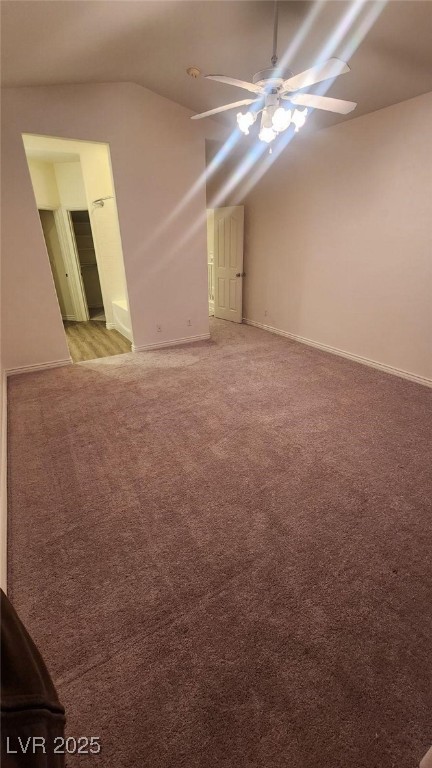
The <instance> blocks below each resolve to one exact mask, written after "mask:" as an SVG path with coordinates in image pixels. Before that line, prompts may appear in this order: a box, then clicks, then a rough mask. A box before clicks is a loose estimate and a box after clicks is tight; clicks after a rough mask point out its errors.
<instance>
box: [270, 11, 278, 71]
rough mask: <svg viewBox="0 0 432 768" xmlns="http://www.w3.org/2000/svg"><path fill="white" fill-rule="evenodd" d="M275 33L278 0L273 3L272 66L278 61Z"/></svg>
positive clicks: (276, 29) (276, 31) (276, 28)
mask: <svg viewBox="0 0 432 768" xmlns="http://www.w3.org/2000/svg"><path fill="white" fill-rule="evenodd" d="M277 33H278V0H275V5H274V27H273V56H272V57H271V63H272V66H273V67H275V66H276V64H277V61H278V57H277V52H276V51H277Z"/></svg>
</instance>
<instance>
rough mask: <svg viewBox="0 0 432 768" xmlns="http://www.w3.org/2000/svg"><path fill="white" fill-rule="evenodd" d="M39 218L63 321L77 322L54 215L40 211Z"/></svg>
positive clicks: (50, 212)
mask: <svg viewBox="0 0 432 768" xmlns="http://www.w3.org/2000/svg"><path fill="white" fill-rule="evenodd" d="M39 216H40V220H41V224H42V229H43V233H44V237H45V244H46V247H47V251H48V258H49V260H50V265H51V272H52V274H53V278H54V285H55V288H56V293H57V298H58V301H59V304H60V311H61V315H62V318H63V320H75V309H74V305H73V301H72V297H71V292H70V287H69V279H68V278H69V274H68V272H67V271H66V268H65V264H64V261H63V254H62V251H61V246H60V240H59V236H58V233H57V227H56V223H55V219H54V214H53V212H52V211H45V210H40V211H39Z"/></svg>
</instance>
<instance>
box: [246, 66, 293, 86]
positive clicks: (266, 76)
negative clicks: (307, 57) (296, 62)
mask: <svg viewBox="0 0 432 768" xmlns="http://www.w3.org/2000/svg"><path fill="white" fill-rule="evenodd" d="M292 74H293V73H292V72H291V71H290V70H288V72H287V73H286V74H285V76H284V77H281V76H280V70H279V69H275V68H273V67H270V68H269V69H261V70H260V71H259V72H257V73H256V74H255V75H254V76H253V78H252V82H253V84H254V85H261V86H262V87H263V88H265V87H267V88H279V87H280V86H281V85H282V83H283V82H284V80H286V79H287V78H288V77H291V76H292Z"/></svg>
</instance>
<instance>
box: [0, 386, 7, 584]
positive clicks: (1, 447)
mask: <svg viewBox="0 0 432 768" xmlns="http://www.w3.org/2000/svg"><path fill="white" fill-rule="evenodd" d="M0 386H1V424H2V429H1V443H0V534H1V535H0V586H1V588H2V589H3V591H4V592H7V381H6V372H5V371H2V376H1V381H0Z"/></svg>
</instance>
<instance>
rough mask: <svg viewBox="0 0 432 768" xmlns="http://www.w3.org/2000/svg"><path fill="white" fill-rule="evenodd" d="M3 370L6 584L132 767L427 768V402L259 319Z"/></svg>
mask: <svg viewBox="0 0 432 768" xmlns="http://www.w3.org/2000/svg"><path fill="white" fill-rule="evenodd" d="M212 329H213V330H212V341H210V342H202V343H198V344H196V345H193V346H185V347H183V348H179V347H177V348H173V349H168V350H163V351H158V352H152V353H144V354H137V355H133V354H129V355H123V356H121V357H116V358H105V359H103V360H98V361H96V362H92V363H81V364H79V365H75V366H71V367H69V368H63V369H56V370H51V371H46V372H41V373H35V374H29V375H26V376H16V377H14V378H12V379H10V380H9V398H10V400H9V404H10V430H9V438H10V446H9V451H10V453H9V456H10V465H9V466H10V485H9V488H10V507H9V509H10V563H11V573H10V584H11V593H12V599H13V601H14V604H15V606H16V608H17V610H18V611H19V613H20V615H21V618H22V619H23V621H24V622H25V623H26V625H27V627H28V629H29V630H30V631H31V633H32V634H33V637H34V639H35V640H36V642H37V643H38V644H39V646H40V648H41V650H42V652H43V654H44V656H45V658H46V661H47V663H48V665H49V668H50V670H51V672H52V674H53V677H54V680H55V682H56V684H57V686H58V690H59V694H60V697H61V700H62V702H63V704H64V705H65V707H66V712H67V716H68V733H69V734H70V735H72V736H75V737H77V736H81V735H87V736H92V735H93V736H99V737H100V738H101V742H102V745H103V751H102V755H101V756H99V757H98V756H92V757H85V756H81V757H78V756H76V757H73V756H71V757H69V758H68V764H69V765H70V766H75V765H76V766H89V768H90V766H91V767H92V768H96V766H104V768H105V766H106V767H108V766H110V767H111V766H113V767H114V766H115V768H141V767H142V766H145V767H146V768H182V767H184V768H282V767H283V768H318V767H319V768H321V766H325V767H327V766H328V768H412V767H413V766H416V765H417V764H418V761H419V760H420V758H421V757H422V756H423V754H424V753H425V752H426V751H427V749H428V747H429V746H430V743H431V714H432V697H431V678H430V672H431V637H432V588H431V551H432V525H431V501H430V500H431V490H432V489H431V472H430V470H431V453H430V437H431V421H432V419H431V391H430V390H428V389H427V388H425V387H422V386H420V385H416V384H413V383H411V382H408V381H404V380H402V379H398V378H396V377H392V376H389V375H386V374H382V373H380V372H377V371H375V370H373V369H370V368H366V367H363V366H361V365H357V364H355V363H351V362H349V361H347V360H344V359H342V358H338V357H335V356H332V355H328V354H325V353H322V352H319V351H317V350H313V349H311V348H308V347H305V346H302V345H300V344H296V343H294V342H291V341H288V340H285V339H282V338H279V337H277V336H272V335H270V334H267V333H265V332H264V331H260V330H257V329H253V328H250V327H246V326H235V325H233V324H230V323H224V322H223V321H212Z"/></svg>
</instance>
